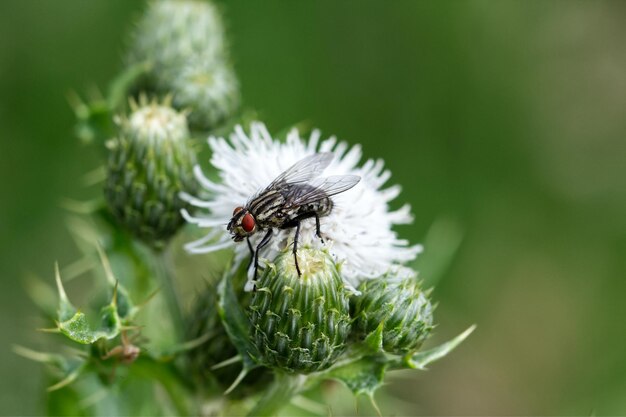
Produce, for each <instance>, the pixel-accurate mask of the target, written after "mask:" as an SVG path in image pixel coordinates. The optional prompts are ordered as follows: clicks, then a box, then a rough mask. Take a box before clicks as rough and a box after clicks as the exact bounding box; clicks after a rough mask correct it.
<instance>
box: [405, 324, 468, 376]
mask: <svg viewBox="0 0 626 417" xmlns="http://www.w3.org/2000/svg"><path fill="white" fill-rule="evenodd" d="M474 329H476V325H472V326H470V327H469V328H468V329H467V330H465V331H464V332H463V333H461V334H460V335H458V336H457V337H455V338H454V339H452V340H450V341H448V342H446V343H443V344H441V345H439V346H437V347H435V348H433V349H430V350H425V351H423V352H418V353H416V354H414V355H413V356H409V357H407V358H405V361H404V363H405V365H406V366H407V367H409V368H413V369H426V365H428V364H429V363H431V362H434V361H436V360H439V359H441V358H443V357H444V356H446V355H447V354H448V353H450V352H451V351H452V350H454V348H456V347H457V346H458V345H460V344H461V342H463V341H464V340H465V339H466V338H467V337H468V336H469V335H470V334H472V332H473V331H474Z"/></svg>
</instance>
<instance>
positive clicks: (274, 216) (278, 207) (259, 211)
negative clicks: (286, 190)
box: [247, 190, 285, 227]
mask: <svg viewBox="0 0 626 417" xmlns="http://www.w3.org/2000/svg"><path fill="white" fill-rule="evenodd" d="M284 206H285V197H284V196H283V194H281V193H280V192H279V191H278V190H269V191H267V192H264V193H262V194H260V195H258V196H256V197H254V198H253V199H252V200H251V201H250V202H249V203H248V206H247V208H248V210H249V211H250V212H251V213H252V214H253V216H254V217H255V219H256V221H257V223H259V225H261V226H262V227H268V226H269V227H277V226H279V225H280V223H282V220H281V218H282V217H284V216H283V215H282V212H283V208H284Z"/></svg>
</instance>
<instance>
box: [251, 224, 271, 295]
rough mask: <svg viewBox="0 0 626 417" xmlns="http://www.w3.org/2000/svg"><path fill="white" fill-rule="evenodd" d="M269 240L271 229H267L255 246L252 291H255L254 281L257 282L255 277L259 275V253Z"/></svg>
mask: <svg viewBox="0 0 626 417" xmlns="http://www.w3.org/2000/svg"><path fill="white" fill-rule="evenodd" d="M271 238H272V229H269V230H268V231H267V233H266V234H265V236H263V239H261V242H260V243H259V244H258V245H257V247H256V251H255V252H254V279H253V281H254V291H256V281H257V276H258V274H259V251H260V250H261V249H263V247H265V245H267V244H268V243H269V241H270V239H271Z"/></svg>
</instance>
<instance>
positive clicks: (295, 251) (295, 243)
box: [293, 222, 302, 276]
mask: <svg viewBox="0 0 626 417" xmlns="http://www.w3.org/2000/svg"><path fill="white" fill-rule="evenodd" d="M299 235H300V222H298V223H296V236H295V237H294V238H293V259H294V260H295V261H296V271H298V276H301V275H302V273H301V272H300V267H299V266H298V237H299Z"/></svg>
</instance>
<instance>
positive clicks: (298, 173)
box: [226, 152, 361, 288]
mask: <svg viewBox="0 0 626 417" xmlns="http://www.w3.org/2000/svg"><path fill="white" fill-rule="evenodd" d="M332 160H333V154H332V153H331V152H321V153H316V154H313V155H311V156H308V157H306V158H304V159H302V160H300V161H298V162H296V163H295V164H294V165H292V166H291V167H290V168H288V169H287V170H286V171H285V172H283V173H282V174H280V175H279V176H278V177H276V179H275V180H274V181H272V183H271V184H270V185H268V186H267V187H266V188H265V189H264V190H263V191H261V192H259V193H258V194H256V195H255V196H254V197H252V198H251V199H250V200H249V201H248V202H247V203H246V205H245V206H239V207H236V208H235V210H234V211H233V217H232V218H231V219H230V222H229V223H228V226H226V229H227V230H228V231H229V232H230V234H231V236H232V238H233V240H234V241H235V242H241V241H242V240H243V239H246V242H247V243H248V248H249V249H250V255H251V259H250V264H249V265H248V268H250V265H252V264H253V263H254V281H255V282H256V280H257V274H258V269H259V251H260V250H261V249H263V248H264V247H265V246H266V245H267V244H268V243H269V242H270V240H271V239H272V234H273V233H274V229H291V228H294V227H295V229H296V232H295V236H294V240H293V258H294V262H295V264H296V271H298V276H300V275H302V274H301V272H300V267H299V266H298V254H297V252H298V237H299V235H300V223H301V222H302V221H303V220H306V219H311V218H315V227H316V229H315V231H316V235H317V237H319V238H320V239H321V241H322V243H324V239H323V238H322V233H321V231H320V217H324V216H328V215H329V214H330V213H331V212H332V210H333V200H332V199H331V197H332V196H333V195H336V194H339V193H342V192H344V191H347V190H349V189H350V188H352V187H354V186H355V185H356V184H357V183H358V182H359V181H360V180H361V177H359V176H358V175H333V176H330V177H320V175H321V174H322V172H323V171H324V170H325V169H326V167H328V165H329V164H330V163H331V161H332ZM259 231H264V232H265V234H264V235H263V238H262V239H261V241H260V242H259V244H258V245H257V246H256V249H255V248H253V247H252V243H251V242H250V236H252V235H253V234H255V233H256V232H259ZM255 288H256V287H255Z"/></svg>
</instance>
